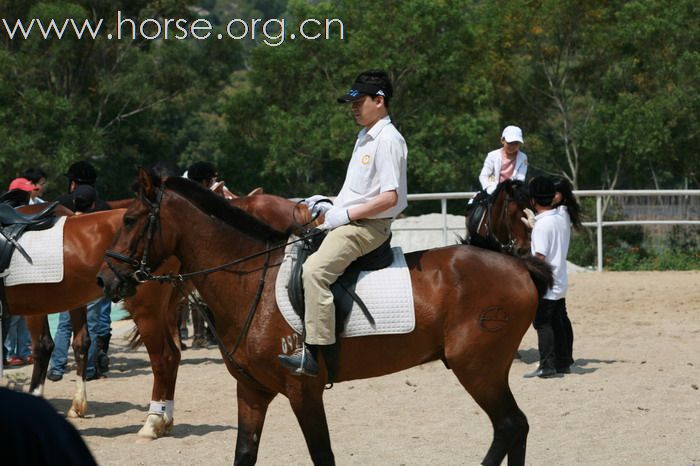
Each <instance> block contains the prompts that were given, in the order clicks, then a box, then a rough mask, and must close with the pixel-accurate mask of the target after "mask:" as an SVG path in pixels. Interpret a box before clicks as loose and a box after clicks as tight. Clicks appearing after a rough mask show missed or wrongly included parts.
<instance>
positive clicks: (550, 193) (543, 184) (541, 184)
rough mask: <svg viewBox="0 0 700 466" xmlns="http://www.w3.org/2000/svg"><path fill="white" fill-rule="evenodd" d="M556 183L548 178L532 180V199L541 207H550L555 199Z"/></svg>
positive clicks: (537, 177) (542, 177) (539, 177)
mask: <svg viewBox="0 0 700 466" xmlns="http://www.w3.org/2000/svg"><path fill="white" fill-rule="evenodd" d="M554 194H556V190H555V188H554V182H553V181H552V180H551V178H548V177H546V176H536V177H534V178H533V179H532V180H530V197H531V198H533V199H534V200H535V201H536V202H537V203H538V204H539V205H543V206H548V205H550V204H551V203H552V200H553V199H554Z"/></svg>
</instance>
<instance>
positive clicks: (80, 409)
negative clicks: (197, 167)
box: [68, 402, 87, 418]
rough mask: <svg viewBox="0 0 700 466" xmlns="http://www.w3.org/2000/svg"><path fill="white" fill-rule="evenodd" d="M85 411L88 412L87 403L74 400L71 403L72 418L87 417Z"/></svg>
mask: <svg viewBox="0 0 700 466" xmlns="http://www.w3.org/2000/svg"><path fill="white" fill-rule="evenodd" d="M85 413H87V403H82V404H80V405H78V404H76V403H75V402H74V403H73V404H72V405H71V407H70V409H69V410H68V417H70V418H78V417H85Z"/></svg>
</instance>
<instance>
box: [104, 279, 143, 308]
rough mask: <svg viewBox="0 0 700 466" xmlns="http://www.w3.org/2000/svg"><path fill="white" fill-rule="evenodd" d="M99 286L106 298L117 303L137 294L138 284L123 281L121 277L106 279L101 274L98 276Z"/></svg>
mask: <svg viewBox="0 0 700 466" xmlns="http://www.w3.org/2000/svg"><path fill="white" fill-rule="evenodd" d="M97 286H99V287H100V288H102V290H103V292H104V295H105V297H107V298H109V299H111V300H112V302H115V303H116V302H117V301H119V300H122V299H124V298H128V297H130V296H133V295H134V294H135V293H136V283H134V282H132V281H131V280H122V279H120V278H119V277H116V276H112V277H106V276H103V275H102V274H101V273H100V274H98V275H97Z"/></svg>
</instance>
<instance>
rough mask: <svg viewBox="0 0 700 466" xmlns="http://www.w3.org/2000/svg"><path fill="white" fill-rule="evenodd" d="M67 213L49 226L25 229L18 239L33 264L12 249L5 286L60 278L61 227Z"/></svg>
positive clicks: (61, 269)
mask: <svg viewBox="0 0 700 466" xmlns="http://www.w3.org/2000/svg"><path fill="white" fill-rule="evenodd" d="M66 218H67V217H61V218H59V219H58V221H57V222H56V224H55V225H54V226H53V227H51V228H49V229H48V230H42V231H27V232H25V233H24V234H23V235H22V237H21V238H20V239H19V241H18V242H19V244H20V245H21V246H22V247H23V248H24V250H25V251H26V252H27V254H28V255H29V257H31V258H32V262H33V263H34V264H33V265H32V264H30V263H29V262H27V259H25V258H24V256H22V254H20V253H19V251H17V249H15V250H14V251H13V252H12V259H11V260H10V268H9V274H8V275H7V277H5V286H14V285H25V284H27V283H58V282H60V281H62V280H63V227H64V226H65V224H66Z"/></svg>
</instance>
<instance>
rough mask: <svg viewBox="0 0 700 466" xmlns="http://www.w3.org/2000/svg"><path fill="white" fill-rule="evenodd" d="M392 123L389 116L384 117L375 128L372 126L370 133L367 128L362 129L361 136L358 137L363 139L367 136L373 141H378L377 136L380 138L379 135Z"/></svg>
mask: <svg viewBox="0 0 700 466" xmlns="http://www.w3.org/2000/svg"><path fill="white" fill-rule="evenodd" d="M389 123H391V117H390V116H389V115H386V116H384V117H382V118H381V119H380V120H379V121H377V122H376V123H375V124H374V126H372V127H371V128H370V129H369V131H367V128H362V130H361V131H360V134H359V135H358V138H360V139H362V138H364V137H365V136H369V137H371V138H372V139H377V136H379V133H381V132H382V130H383V129H384V127H385V126H386V125H388V124H389Z"/></svg>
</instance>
